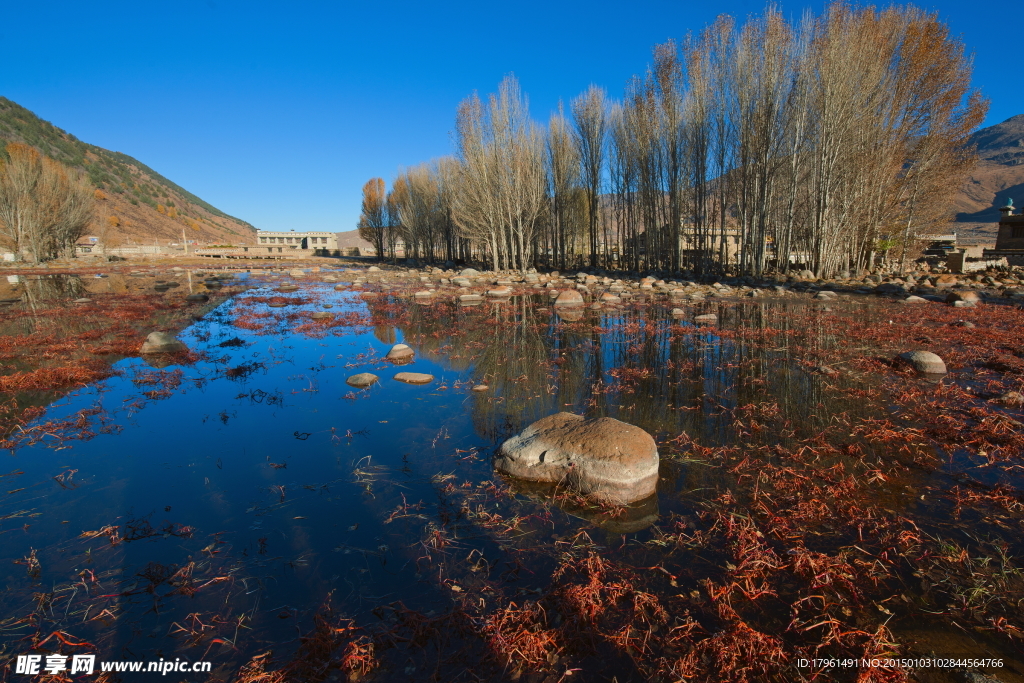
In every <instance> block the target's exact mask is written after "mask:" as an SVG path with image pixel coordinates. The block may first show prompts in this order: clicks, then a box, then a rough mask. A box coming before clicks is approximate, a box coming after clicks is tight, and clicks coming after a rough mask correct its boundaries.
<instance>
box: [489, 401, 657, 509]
mask: <svg viewBox="0 0 1024 683" xmlns="http://www.w3.org/2000/svg"><path fill="white" fill-rule="evenodd" d="M659 462H660V459H659V456H658V447H657V444H656V443H655V442H654V439H653V438H652V437H651V435H650V434H648V433H647V432H645V431H644V430H642V429H640V428H639V427H636V426H634V425H631V424H627V423H625V422H620V421H619V420H616V419H614V418H610V417H601V418H596V419H593V420H587V419H585V418H583V417H582V416H580V415H574V414H572V413H556V414H554V415H549V416H548V417H545V418H543V419H541V420H538V421H537V422H534V423H533V424H531V425H530V426H529V427H527V428H526V429H525V430H524V431H523V432H522V433H520V434H519V435H517V436H514V437H512V438H511V439H509V440H508V441H506V442H505V443H503V444H502V445H501V449H500V451H499V453H498V456H497V458H496V459H495V467H496V469H498V471H500V472H502V473H504V474H507V475H509V476H511V477H516V478H519V479H527V480H530V481H544V482H554V483H560V484H564V485H568V486H570V487H572V488H574V489H576V490H578V491H579V492H580V493H583V494H585V495H590V496H593V497H594V498H596V499H598V500H601V501H603V502H607V503H612V504H615V505H626V504H628V503H632V502H633V501H637V500H642V499H644V498H646V497H648V496H650V495H652V494H653V493H654V492H655V487H656V485H657V483H658V465H659Z"/></svg>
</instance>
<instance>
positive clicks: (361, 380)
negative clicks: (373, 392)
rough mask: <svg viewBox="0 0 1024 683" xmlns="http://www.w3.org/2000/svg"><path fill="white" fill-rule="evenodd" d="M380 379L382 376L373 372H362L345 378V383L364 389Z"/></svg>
mask: <svg viewBox="0 0 1024 683" xmlns="http://www.w3.org/2000/svg"><path fill="white" fill-rule="evenodd" d="M379 379H380V377H377V375H375V374H373V373H372V372H360V373H359V374H358V375H352V376H351V377H349V378H348V379H347V380H345V384H347V385H349V386H350V387H358V388H360V389H362V388H364V387H368V386H370V385H371V384H376V383H377V381H378V380H379Z"/></svg>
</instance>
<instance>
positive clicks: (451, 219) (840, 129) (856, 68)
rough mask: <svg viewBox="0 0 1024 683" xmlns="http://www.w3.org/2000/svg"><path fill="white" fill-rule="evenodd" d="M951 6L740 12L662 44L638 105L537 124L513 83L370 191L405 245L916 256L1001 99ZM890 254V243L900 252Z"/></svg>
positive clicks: (658, 263) (388, 232)
mask: <svg viewBox="0 0 1024 683" xmlns="http://www.w3.org/2000/svg"><path fill="white" fill-rule="evenodd" d="M970 74H971V63H970V59H969V56H968V55H967V54H965V50H964V46H963V44H962V43H961V42H960V41H959V40H958V39H956V38H954V37H952V36H951V35H950V33H949V29H948V27H947V26H946V25H945V24H943V23H942V22H940V21H939V20H938V18H937V16H936V15H935V14H931V13H927V12H924V11H922V10H920V9H917V8H914V7H910V6H901V7H891V8H887V9H884V10H876V9H874V8H853V7H851V6H849V5H847V4H844V3H834V4H832V5H830V6H829V7H828V8H827V9H826V10H825V12H824V13H823V14H821V15H820V16H812V15H809V14H808V15H805V16H804V17H803V18H802V19H801V20H800V21H798V22H792V21H788V20H786V19H785V18H784V17H783V16H782V15H781V14H780V13H779V12H777V11H776V10H773V9H768V10H766V11H765V12H764V14H762V15H760V16H758V17H755V18H752V19H750V20H748V21H747V22H746V23H744V24H742V25H737V24H736V23H735V22H734V21H733V20H732V19H731V18H730V17H721V18H719V20H718V21H716V22H715V23H714V24H713V25H712V26H710V27H708V28H706V29H705V30H704V31H703V32H701V33H700V34H697V35H690V36H687V37H686V38H685V39H684V40H683V41H681V42H680V43H674V42H669V43H667V44H664V45H659V46H657V47H656V48H655V50H654V56H653V63H652V64H651V66H650V67H649V68H648V70H647V72H646V74H645V75H644V76H642V77H635V78H634V79H633V81H632V82H631V83H629V84H628V86H627V88H626V91H625V94H624V97H623V99H622V101H620V102H613V101H610V100H609V99H608V98H607V97H606V95H605V93H604V92H603V91H602V90H600V89H599V88H596V87H591V88H590V89H589V90H588V91H586V92H585V93H583V94H582V95H580V96H579V97H577V98H575V99H574V100H572V102H571V103H570V107H569V113H568V115H567V114H566V113H565V112H564V110H563V108H562V107H560V108H559V111H558V112H556V113H555V114H554V115H553V116H552V117H551V118H550V120H549V122H548V124H547V125H546V126H541V125H539V124H537V123H536V122H534V121H533V120H532V119H531V118H530V116H529V111H528V106H527V101H526V98H525V97H524V96H523V95H522V93H521V92H520V90H519V86H518V83H517V82H516V80H515V79H514V78H513V77H511V76H510V77H508V78H506V79H505V80H504V81H503V82H502V83H501V85H500V87H499V89H498V92H497V94H495V95H492V96H490V97H489V98H488V99H487V101H486V102H484V101H482V100H481V99H480V98H479V97H477V96H476V95H473V96H472V97H470V98H468V99H467V100H465V101H464V102H463V103H462V104H461V105H460V106H459V109H458V115H457V119H456V136H455V140H456V151H455V154H454V155H453V156H450V157H445V158H442V159H440V160H437V161H434V162H432V163H429V164H424V165H420V166H416V167H414V168H412V169H408V170H405V171H403V172H401V173H400V174H399V176H398V177H397V179H396V180H395V182H394V183H393V186H392V189H391V191H390V192H386V191H385V186H384V182H383V180H381V179H379V178H376V179H374V180H371V181H370V182H369V183H367V185H366V186H365V187H364V204H363V216H362V219H361V222H360V228H361V230H362V231H363V234H364V236H365V237H367V239H370V241H371V242H373V243H374V245H375V246H377V247H378V253H379V254H382V255H383V254H385V253H387V254H391V255H394V252H395V247H396V245H397V244H399V243H402V244H404V246H405V252H406V254H407V255H410V256H413V257H417V258H424V259H427V260H439V259H445V260H455V259H467V260H468V259H471V258H477V259H479V260H481V261H483V262H485V263H487V264H488V265H490V266H491V267H493V268H495V269H512V268H518V269H523V268H526V267H528V266H529V265H532V264H537V263H545V264H547V265H550V266H554V267H560V268H566V267H577V266H582V265H589V266H592V267H605V268H619V269H629V270H665V271H684V270H685V271H691V272H694V273H698V274H702V273H714V272H721V271H723V270H736V271H740V272H745V273H753V274H759V273H762V272H765V271H766V270H769V269H774V270H781V271H786V270H789V269H790V268H793V267H797V266H799V267H801V268H803V267H809V268H810V269H812V270H814V271H816V272H818V273H819V274H822V275H825V276H829V275H834V274H836V273H838V272H840V271H843V270H854V269H858V268H865V267H871V266H872V265H873V264H874V262H875V260H876V253H877V252H878V250H879V249H880V248H881V249H888V250H890V251H891V252H893V251H894V252H895V253H896V256H898V257H899V258H900V259H901V261H904V260H905V258H906V255H907V253H908V252H909V251H911V250H912V244H913V240H914V237H915V235H917V234H919V233H925V232H928V231H929V230H932V229H934V228H939V227H942V226H943V225H944V224H945V222H946V221H947V220H948V218H949V212H950V196H951V195H952V194H953V193H954V192H955V191H956V189H957V188H958V186H959V185H960V184H961V183H962V182H963V181H964V179H965V177H966V175H967V174H968V173H969V171H970V169H971V166H972V164H973V162H974V158H975V155H974V150H972V149H970V148H969V147H968V144H967V143H968V138H969V136H970V134H971V133H972V132H973V130H974V129H975V128H976V127H977V126H978V124H979V123H980V122H981V120H982V119H983V117H984V114H985V111H986V106H987V103H986V102H985V101H984V100H983V98H982V97H981V96H980V94H979V93H978V92H977V91H975V90H972V88H971V85H970ZM890 255H891V254H890Z"/></svg>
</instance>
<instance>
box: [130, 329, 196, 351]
mask: <svg viewBox="0 0 1024 683" xmlns="http://www.w3.org/2000/svg"><path fill="white" fill-rule="evenodd" d="M184 351H188V347H187V346H185V344H184V343H183V342H181V341H178V338H177V337H175V336H174V335H173V334H168V333H167V332H150V333H149V336H148V337H146V341H145V342H144V343H143V344H142V349H141V350H140V353H144V354H145V353H182V352H184Z"/></svg>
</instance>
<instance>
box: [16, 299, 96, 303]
mask: <svg viewBox="0 0 1024 683" xmlns="http://www.w3.org/2000/svg"><path fill="white" fill-rule="evenodd" d="M14 301H21V299H14ZM72 303H76V304H91V303H92V299H75V300H74V301H73V302H72Z"/></svg>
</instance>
